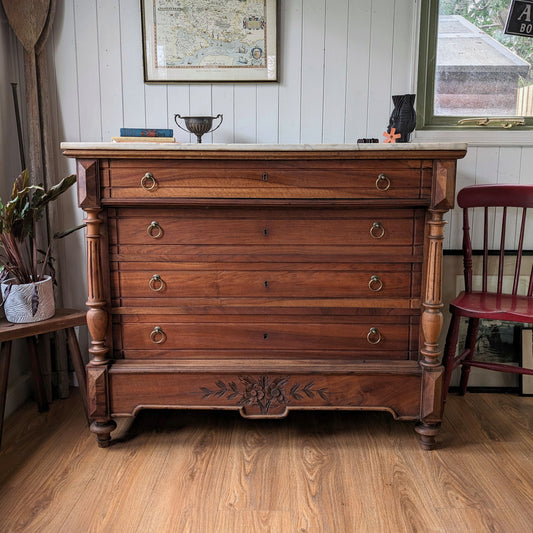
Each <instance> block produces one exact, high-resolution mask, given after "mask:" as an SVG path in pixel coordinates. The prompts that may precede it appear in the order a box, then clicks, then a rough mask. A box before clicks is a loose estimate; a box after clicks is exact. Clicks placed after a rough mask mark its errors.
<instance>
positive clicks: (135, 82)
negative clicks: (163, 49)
mask: <svg viewBox="0 0 533 533" xmlns="http://www.w3.org/2000/svg"><path fill="white" fill-rule="evenodd" d="M132 4H133V5H132ZM119 13H120V28H119V31H120V56H121V57H120V70H121V75H122V88H121V89H122V105H121V107H122V113H123V120H124V122H123V123H122V122H121V123H119V124H115V127H114V129H113V131H114V132H115V133H113V135H118V134H119V129H120V127H126V128H144V127H147V126H148V125H147V124H146V108H145V102H144V74H143V51H142V32H141V10H140V2H132V1H131V0H120V3H119Z"/></svg>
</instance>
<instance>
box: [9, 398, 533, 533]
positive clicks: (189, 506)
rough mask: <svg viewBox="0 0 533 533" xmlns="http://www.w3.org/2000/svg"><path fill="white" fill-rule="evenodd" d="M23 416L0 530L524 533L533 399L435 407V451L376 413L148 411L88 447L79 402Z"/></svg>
mask: <svg viewBox="0 0 533 533" xmlns="http://www.w3.org/2000/svg"><path fill="white" fill-rule="evenodd" d="M35 411H36V410H35V405H32V404H31V403H30V404H28V405H26V406H24V407H23V408H22V409H21V410H20V411H18V412H17V413H15V414H14V415H13V416H12V417H10V418H9V419H8V420H7V421H6V427H5V432H4V443H3V446H2V450H1V451H0V523H1V524H2V527H1V529H2V531H3V532H6V533H7V532H32V533H33V532H52V531H53V532H54V533H56V532H65V533H67V532H68V533H72V532H78V531H83V532H105V533H114V532H120V533H122V532H124V533H126V532H127V533H135V532H138V533H141V532H142V533H144V532H147V531H158V532H159V531H161V532H173V531H176V532H180V533H181V532H190V533H204V532H224V533H232V532H236V533H241V532H246V533H249V532H251V533H254V532H272V533H278V532H283V533H290V532H332V533H342V532H358V533H359V532H368V533H374V532H389V531H390V532H395V533H402V532H413V531H431V532H446V533H447V532H451V531H453V532H454V533H462V532H465V533H466V532H468V533H470V532H481V531H497V532H511V531H512V532H520V533H522V532H524V533H526V532H529V531H531V524H532V523H533V505H532V504H533V459H532V457H533V441H532V439H531V429H532V427H533V417H532V416H533V398H531V397H518V396H512V395H497V394H474V393H470V394H467V396H465V397H462V398H460V397H457V396H455V395H454V394H452V395H451V396H450V398H449V400H448V405H447V409H446V414H445V418H444V421H443V425H442V430H441V432H440V434H439V447H438V449H437V450H435V451H432V452H427V451H423V450H421V449H420V447H419V445H418V443H417V441H416V437H415V436H414V433H413V431H412V426H413V424H412V423H411V422H402V423H399V422H393V419H392V417H391V416H390V415H388V414H386V413H370V412H364V413H362V412H361V413H357V412H356V413H349V412H344V413H342V412H337V413H325V412H322V413H319V412H314V413H310V412H306V413H292V414H291V415H290V416H289V417H288V418H287V419H285V420H277V421H272V420H271V421H266V420H243V419H241V418H240V417H238V415H236V414H235V413H229V412H195V413H191V412H186V411H168V410H161V411H146V412H144V413H141V414H139V415H138V416H137V417H136V418H135V419H134V420H133V421H132V420H123V421H121V422H120V425H119V427H118V428H117V430H116V434H117V437H118V439H117V442H116V444H114V445H112V446H111V447H110V448H108V449H99V448H97V447H95V446H94V442H93V437H92V436H91V435H90V433H89V432H88V431H86V427H85V419H84V416H83V413H82V409H81V402H80V399H79V397H78V395H77V394H74V395H73V396H72V397H71V398H70V399H68V400H61V401H56V402H54V403H53V404H52V406H51V410H50V412H49V413H46V414H40V415H38V414H36V412H35Z"/></svg>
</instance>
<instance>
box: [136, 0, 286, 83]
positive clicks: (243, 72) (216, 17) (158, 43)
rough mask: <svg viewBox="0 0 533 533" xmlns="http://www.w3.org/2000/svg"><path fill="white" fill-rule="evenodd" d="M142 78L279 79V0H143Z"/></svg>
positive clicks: (230, 80) (151, 80) (150, 80)
mask: <svg viewBox="0 0 533 533" xmlns="http://www.w3.org/2000/svg"><path fill="white" fill-rule="evenodd" d="M141 12H142V30H143V53H144V79H145V81H146V82H219V81H228V82H238V81H256V82H257V81H262V82H263V81H264V82H266V81H277V79H278V30H277V18H278V0H222V1H221V0H141Z"/></svg>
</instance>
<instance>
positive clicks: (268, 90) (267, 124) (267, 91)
mask: <svg viewBox="0 0 533 533" xmlns="http://www.w3.org/2000/svg"><path fill="white" fill-rule="evenodd" d="M278 107H279V100H278V84H277V83H260V84H258V85H257V111H256V114H257V142H258V143H265V144H271V143H274V144H275V143H277V142H278Z"/></svg>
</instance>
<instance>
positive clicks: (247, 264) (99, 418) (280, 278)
mask: <svg viewBox="0 0 533 533" xmlns="http://www.w3.org/2000/svg"><path fill="white" fill-rule="evenodd" d="M63 149H64V153H65V155H67V156H71V157H76V159H77V175H78V198H79V205H80V207H81V208H82V209H83V210H84V211H85V212H86V222H87V250H88V302H87V305H88V307H89V310H88V313H87V322H88V325H89V331H90V333H91V338H92V341H91V347H90V349H89V351H90V353H91V360H90V362H89V364H88V365H87V377H88V398H89V400H88V401H89V416H90V417H91V419H92V421H93V422H92V425H91V429H92V431H94V432H95V433H96V435H97V437H98V442H99V444H100V446H107V445H108V444H109V441H110V433H111V431H112V430H113V429H114V427H115V422H114V420H113V419H114V418H115V417H120V416H132V415H134V414H135V413H136V412H138V410H140V409H145V408H195V409H207V408H218V409H234V410H238V411H239V412H240V413H241V414H242V415H243V416H245V417H272V418H275V417H283V416H286V415H287V413H288V412H289V411H290V410H293V409H369V410H376V409H379V410H387V411H389V412H390V413H391V414H392V415H393V416H394V417H395V418H397V419H400V420H416V421H417V422H418V424H417V426H416V430H417V432H418V434H419V435H420V438H421V444H422V446H423V447H425V448H432V447H433V446H434V444H435V435H436V432H437V428H438V426H439V424H440V420H441V400H440V387H441V380H442V367H441V366H440V355H441V353H440V350H439V347H438V338H439V334H440V330H441V325H442V313H441V308H442V302H441V269H442V239H443V231H444V221H443V215H444V213H445V212H446V211H447V210H448V209H450V208H451V207H452V205H453V198H454V186H455V166H456V160H457V159H458V158H460V157H463V156H464V154H465V146H464V145H456V144H455V145H440V144H439V145H406V146H405V147H403V146H389V147H383V146H379V145H378V146H376V145H361V146H359V147H357V146H353V145H350V146H346V145H341V146H329V145H317V146H300V145H291V146H283V145H281V146H262V145H254V146H251V145H218V146H217V145H202V146H198V145H173V146H171V147H168V146H167V145H164V146H163V145H153V146H150V147H149V148H145V147H143V146H141V145H137V144H134V145H119V146H117V145H114V144H108V143H107V144H106V143H102V144H91V145H88V144H86V143H65V144H64V145H63Z"/></svg>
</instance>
